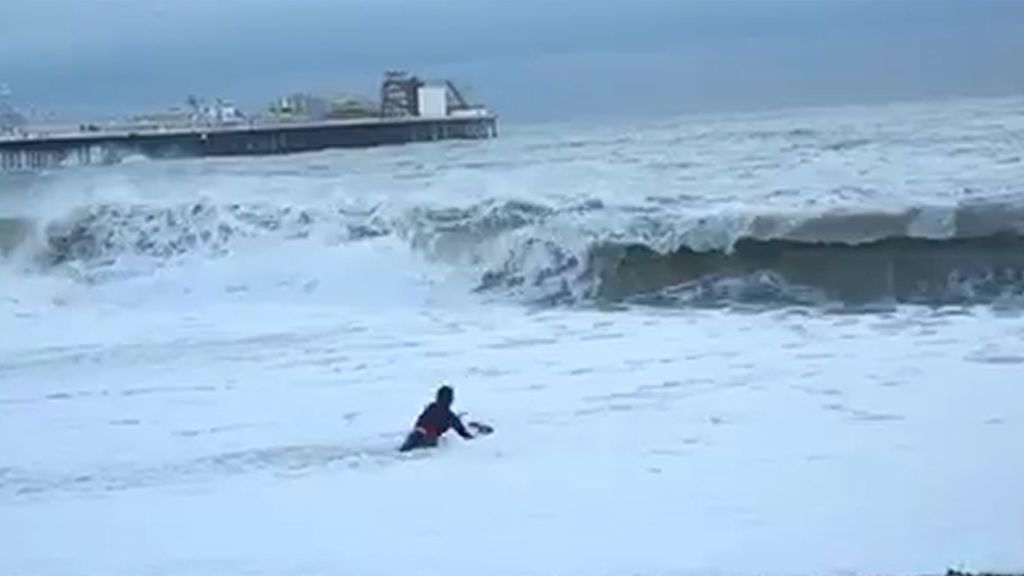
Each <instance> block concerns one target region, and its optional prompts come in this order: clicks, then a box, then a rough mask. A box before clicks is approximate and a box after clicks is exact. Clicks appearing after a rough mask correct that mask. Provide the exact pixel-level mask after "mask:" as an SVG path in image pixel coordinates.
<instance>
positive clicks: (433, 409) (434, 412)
mask: <svg viewBox="0 0 1024 576" xmlns="http://www.w3.org/2000/svg"><path fill="white" fill-rule="evenodd" d="M451 428H454V429H455V431H456V432H457V433H458V434H459V436H462V437H463V438H472V437H473V435H472V434H470V433H469V431H468V430H466V427H465V426H463V424H462V420H460V419H459V417H458V416H456V415H455V413H454V412H452V410H451V408H449V407H447V406H444V405H443V404H440V403H438V402H432V403H431V404H430V405H429V406H427V407H426V408H425V409H424V410H423V413H421V414H420V417H419V418H417V419H416V428H415V429H414V430H413V431H412V432H410V433H409V435H408V436H407V437H406V438H405V443H404V444H402V447H401V449H400V450H401V451H402V452H407V451H409V450H413V449H415V448H428V447H432V446H437V439H438V438H440V437H441V436H442V435H443V434H444V433H445V432H447V431H448V430H449V429H451Z"/></svg>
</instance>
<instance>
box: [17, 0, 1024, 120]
mask: <svg viewBox="0 0 1024 576" xmlns="http://www.w3.org/2000/svg"><path fill="white" fill-rule="evenodd" d="M395 67H399V68H405V69H409V70H411V71H414V72H417V73H422V74H425V75H428V76H443V77H451V78H452V79H454V80H456V81H457V83H461V84H466V85H469V86H471V87H472V89H473V93H474V94H475V95H477V96H478V97H479V98H480V99H482V100H485V101H486V103H487V104H489V105H490V106H491V107H492V108H494V109H496V110H497V111H498V112H499V113H501V114H502V115H503V116H505V117H506V118H509V119H520V120H526V121H531V120H551V119H560V118H566V119H570V118H579V117H590V116H597V117H599V116H604V115H622V114H627V115H635V114H637V113H649V114H676V113H687V112H704V111H717V110H735V109H752V108H754V109H756V108H772V107H779V106H799V105H806V104H810V105H818V104H833V103H834V104H846V103H867V102H877V101H891V100H907V99H922V98H944V97H949V96H999V95H1012V94H1024V0H0V84H4V83H6V84H7V85H9V86H10V88H11V90H12V91H13V93H14V99H15V101H16V103H18V104H19V105H21V107H22V108H29V107H31V108H33V109H42V110H52V111H56V112H59V113H62V114H64V115H68V114H71V115H89V116H95V115H98V114H104V115H105V114H110V113H114V112H119V111H133V112H134V111H140V110H145V109H151V108H162V107H165V106H168V105H173V104H177V103H180V102H182V101H183V100H184V98H185V97H186V96H187V95H188V94H190V93H196V94H198V95H201V96H205V97H210V98H213V97H224V98H227V99H231V100H233V101H235V102H238V103H240V104H242V105H243V106H247V107H254V106H262V105H264V104H265V103H266V102H267V101H269V100H270V99H272V98H273V97H274V96H276V95H279V94H282V93H286V92H291V91H297V90H302V91H318V92H330V93H336V92H345V91H356V92H360V93H364V94H367V95H371V96H372V95H375V92H376V89H377V82H378V81H379V78H380V75H381V73H382V71H383V70H384V69H387V68H395Z"/></svg>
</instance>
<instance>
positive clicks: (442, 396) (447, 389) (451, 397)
mask: <svg viewBox="0 0 1024 576" xmlns="http://www.w3.org/2000/svg"><path fill="white" fill-rule="evenodd" d="M454 401H455V391H454V390H452V387H451V386H448V385H444V386H441V387H440V388H438V389H437V403H438V404H441V405H442V406H451V405H452V402H454Z"/></svg>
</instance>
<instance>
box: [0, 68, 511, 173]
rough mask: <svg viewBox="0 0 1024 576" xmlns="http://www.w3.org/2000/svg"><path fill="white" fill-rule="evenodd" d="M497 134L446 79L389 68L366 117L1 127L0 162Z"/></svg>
mask: <svg viewBox="0 0 1024 576" xmlns="http://www.w3.org/2000/svg"><path fill="white" fill-rule="evenodd" d="M496 136H497V119H496V117H495V116H494V115H493V114H491V113H489V112H487V111H486V110H484V109H483V108H479V107H471V106H469V105H467V104H466V103H465V101H464V100H463V99H462V97H461V95H460V94H458V92H457V91H456V90H455V89H454V87H452V86H451V85H450V84H447V83H446V84H444V85H427V84H425V83H423V82H421V81H419V80H418V79H416V78H408V77H406V76H404V75H399V74H396V73H390V74H389V75H388V76H387V77H386V78H385V81H384V83H383V85H382V88H381V103H380V108H379V114H377V115H374V116H372V117H359V118H351V119H330V118H325V119H314V120H307V121H287V122H285V121H265V120H263V121H256V120H253V119H249V120H246V121H236V122H233V123H230V124H224V123H209V122H208V123H206V124H205V125H189V126H177V127H175V126H171V127H168V126H161V125H134V126H133V125H126V126H122V127H113V128H103V129H100V128H95V127H89V126H84V125H83V126H81V127H80V129H79V130H78V131H77V132H75V131H64V132H50V133H32V132H29V131H18V132H14V131H11V132H10V133H8V134H7V135H0V170H2V171H23V170H40V169H49V168H56V167H63V166H86V165H96V164H114V163H117V162H119V161H121V160H123V159H124V158H127V157H131V156H142V157H145V158H150V159H173V158H203V157H218V156H220V157H223V156H257V155H274V154H293V153H301V152H314V151H321V150H328V149H335V148H364V147H374V146H384V145H396V144H410V143H417V142H434V141H440V140H479V139H488V138H494V137H496Z"/></svg>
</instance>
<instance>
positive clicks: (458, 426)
mask: <svg viewBox="0 0 1024 576" xmlns="http://www.w3.org/2000/svg"><path fill="white" fill-rule="evenodd" d="M449 414H450V416H449V418H451V419H452V428H454V429H455V431H456V432H457V433H458V434H459V436H462V437H463V438H465V439H466V440H469V439H470V438H472V437H473V435H472V434H470V433H469V430H466V427H465V426H463V425H462V419H461V418H459V416H458V414H456V413H454V412H450V413H449Z"/></svg>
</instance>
